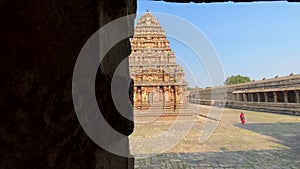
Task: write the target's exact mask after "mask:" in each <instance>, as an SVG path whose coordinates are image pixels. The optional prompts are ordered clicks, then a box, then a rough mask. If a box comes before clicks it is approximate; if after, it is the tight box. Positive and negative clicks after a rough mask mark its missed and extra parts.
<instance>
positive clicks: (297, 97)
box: [295, 90, 300, 103]
mask: <svg viewBox="0 0 300 169" xmlns="http://www.w3.org/2000/svg"><path fill="white" fill-rule="evenodd" d="M295 94H296V103H300V96H299V90H295Z"/></svg>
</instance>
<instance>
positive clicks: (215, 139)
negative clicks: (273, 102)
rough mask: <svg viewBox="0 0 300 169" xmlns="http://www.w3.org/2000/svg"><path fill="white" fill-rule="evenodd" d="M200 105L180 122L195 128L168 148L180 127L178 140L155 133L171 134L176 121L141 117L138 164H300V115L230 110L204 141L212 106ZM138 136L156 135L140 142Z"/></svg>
mask: <svg viewBox="0 0 300 169" xmlns="http://www.w3.org/2000/svg"><path fill="white" fill-rule="evenodd" d="M197 107H199V108H200V109H199V111H198V115H196V116H194V117H191V119H187V118H185V119H182V120H180V121H179V122H176V123H177V125H179V127H178V128H177V129H178V130H181V129H182V130H183V129H184V127H182V128H180V126H181V125H182V126H184V125H185V124H186V123H192V124H193V126H192V128H191V129H190V130H189V133H188V134H187V135H186V136H185V137H184V138H181V140H180V142H178V143H177V144H176V145H174V146H172V147H170V148H169V149H167V150H165V151H163V152H161V151H160V150H161V147H168V146H169V145H168V144H169V143H170V142H172V140H173V139H176V138H175V137H176V136H177V135H176V132H174V133H175V135H174V136H173V137H174V138H173V139H172V137H167V136H166V139H165V140H159V142H156V141H157V140H155V136H157V135H160V134H161V135H162V133H166V131H167V130H168V129H170V127H171V126H172V124H174V123H175V121H174V120H171V119H169V120H159V119H157V120H155V121H151V122H146V123H145V121H143V123H139V122H136V124H135V125H136V126H135V131H134V133H133V134H132V135H131V136H130V147H131V153H132V154H133V155H134V156H135V168H149V169H150V168H157V169H158V168H190V169H201V168H207V169H218V168H227V169H229V168H270V169H276V168H284V169H285V168H292V169H293V168H294V169H299V168H300V117H299V116H290V115H282V114H273V113H265V112H254V111H245V110H235V109H224V113H223V116H222V119H221V121H220V122H219V126H218V128H217V130H216V131H215V132H214V133H213V134H212V136H211V137H210V138H209V139H208V140H207V141H206V142H204V143H202V144H201V143H199V137H200V136H201V132H203V131H202V129H203V125H204V124H205V122H206V120H207V119H206V118H205V115H207V112H208V111H209V109H210V107H209V106H197ZM241 111H243V112H244V113H245V116H246V124H245V125H242V124H240V121H239V113H240V112H241ZM137 121H138V120H137ZM191 121H193V122H191ZM171 133H172V132H171ZM169 135H170V134H169ZM135 138H140V139H146V138H148V139H149V138H153V140H152V142H151V141H149V142H139V141H136V140H135ZM150 140H151V139H150Z"/></svg>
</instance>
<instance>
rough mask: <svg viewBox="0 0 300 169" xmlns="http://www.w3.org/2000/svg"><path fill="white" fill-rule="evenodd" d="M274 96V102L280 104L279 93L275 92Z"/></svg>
mask: <svg viewBox="0 0 300 169" xmlns="http://www.w3.org/2000/svg"><path fill="white" fill-rule="evenodd" d="M273 96H274V102H275V103H277V102H278V98H277V92H273Z"/></svg>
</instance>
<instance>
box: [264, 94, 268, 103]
mask: <svg viewBox="0 0 300 169" xmlns="http://www.w3.org/2000/svg"><path fill="white" fill-rule="evenodd" d="M264 96H265V102H268V94H267V93H266V92H264Z"/></svg>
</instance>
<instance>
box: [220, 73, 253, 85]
mask: <svg viewBox="0 0 300 169" xmlns="http://www.w3.org/2000/svg"><path fill="white" fill-rule="evenodd" d="M246 82H251V79H250V78H249V77H248V76H241V75H236V76H234V75H232V76H230V77H227V79H226V81H225V82H224V83H225V85H232V84H239V83H246Z"/></svg>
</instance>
